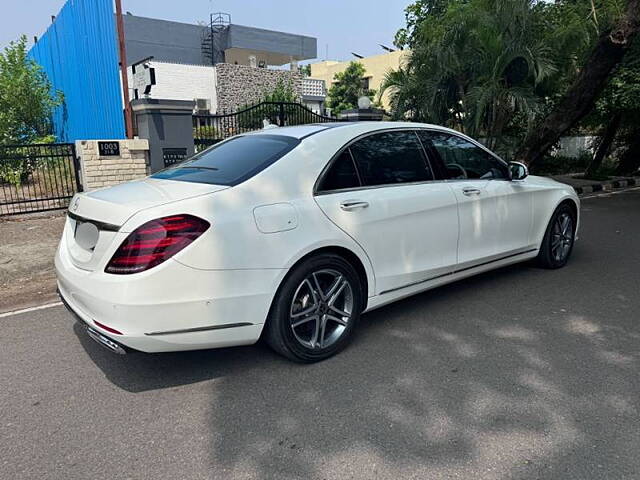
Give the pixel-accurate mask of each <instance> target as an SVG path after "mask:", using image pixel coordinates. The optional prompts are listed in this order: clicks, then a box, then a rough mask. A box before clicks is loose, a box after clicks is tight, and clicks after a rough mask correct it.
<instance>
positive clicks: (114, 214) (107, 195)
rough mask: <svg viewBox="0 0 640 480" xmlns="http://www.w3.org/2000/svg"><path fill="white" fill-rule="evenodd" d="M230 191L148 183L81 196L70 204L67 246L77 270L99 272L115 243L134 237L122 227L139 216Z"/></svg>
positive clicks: (164, 182) (128, 184) (169, 182)
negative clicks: (99, 267) (152, 210)
mask: <svg viewBox="0 0 640 480" xmlns="http://www.w3.org/2000/svg"><path fill="white" fill-rule="evenodd" d="M226 188H229V187H226V186H223V185H210V184H199V183H187V182H177V181H171V180H155V179H144V180H139V181H135V182H127V183H122V184H120V185H116V186H113V187H110V188H106V189H101V190H95V191H92V192H87V193H79V194H77V195H76V196H74V198H73V199H72V200H71V203H70V204H69V217H68V219H67V223H66V226H65V233H64V235H63V243H65V244H66V245H65V247H66V248H67V250H68V252H69V255H70V257H71V261H72V263H73V264H74V265H75V266H76V267H78V268H81V269H83V270H89V271H92V270H95V268H96V266H97V265H98V264H99V263H100V261H101V260H103V257H104V255H105V253H106V252H107V250H109V247H110V246H111V244H112V243H113V242H114V240H115V239H118V241H122V240H123V239H124V238H125V237H126V235H127V234H128V233H130V232H129V231H124V230H122V228H121V226H122V225H124V223H125V222H126V221H127V220H128V219H129V218H131V217H132V216H133V215H135V214H136V213H138V212H140V211H141V210H145V209H147V208H151V207H156V206H159V205H164V204H167V203H172V202H176V201H179V200H185V199H187V198H193V197H197V196H200V195H206V194H209V193H213V192H217V191H219V190H223V189H226ZM127 230H131V229H127Z"/></svg>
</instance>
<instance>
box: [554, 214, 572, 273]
mask: <svg viewBox="0 0 640 480" xmlns="http://www.w3.org/2000/svg"><path fill="white" fill-rule="evenodd" d="M572 244H573V218H572V217H571V215H569V214H568V213H567V212H563V213H561V214H560V215H558V218H556V221H555V222H554V224H553V230H552V233H551V255H552V256H553V259H554V260H555V261H556V262H562V261H564V260H565V259H566V258H567V256H568V255H569V252H570V251H571V245H572Z"/></svg>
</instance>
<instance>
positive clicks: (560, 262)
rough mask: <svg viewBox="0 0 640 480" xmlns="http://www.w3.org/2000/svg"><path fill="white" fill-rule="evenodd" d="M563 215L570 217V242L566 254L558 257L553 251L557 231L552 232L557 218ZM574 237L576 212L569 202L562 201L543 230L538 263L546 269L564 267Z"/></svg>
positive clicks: (569, 255) (555, 226) (569, 254)
mask: <svg viewBox="0 0 640 480" xmlns="http://www.w3.org/2000/svg"><path fill="white" fill-rule="evenodd" d="M565 215H566V216H568V217H569V218H571V239H570V243H569V244H568V250H567V251H566V254H564V255H562V256H561V258H558V255H556V252H555V251H554V240H557V239H558V236H557V232H554V228H557V222H558V219H560V218H561V217H563V216H565ZM575 237H576V214H575V212H574V210H573V208H571V206H570V205H569V204H567V203H563V204H562V205H560V206H559V207H558V208H557V209H556V211H555V212H553V215H552V216H551V220H550V221H549V225H547V230H546V231H545V234H544V238H543V239H542V245H541V246H540V251H539V252H538V257H537V263H538V265H539V266H540V267H542V268H547V269H556V268H562V267H564V266H565V265H566V264H567V262H568V261H569V257H571V252H572V251H573V244H574V242H575ZM563 238H564V237H563Z"/></svg>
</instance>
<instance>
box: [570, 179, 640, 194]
mask: <svg viewBox="0 0 640 480" xmlns="http://www.w3.org/2000/svg"><path fill="white" fill-rule="evenodd" d="M638 184H639V182H638V181H637V180H636V179H635V178H629V179H626V180H610V181H606V182H598V183H592V184H591V185H584V186H581V187H573V189H574V190H575V191H576V193H577V194H578V195H584V194H585V193H594V192H607V191H610V190H617V189H619V188H627V187H634V186H636V185H638Z"/></svg>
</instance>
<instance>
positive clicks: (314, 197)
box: [55, 122, 579, 362]
mask: <svg viewBox="0 0 640 480" xmlns="http://www.w3.org/2000/svg"><path fill="white" fill-rule="evenodd" d="M578 221H579V200H578V198H577V196H576V194H575V192H574V191H573V189H571V188H570V187H568V186H566V185H563V184H560V183H557V182H555V181H553V180H550V179H547V178H540V177H535V176H530V175H528V172H527V169H526V167H525V166H524V165H522V164H518V163H511V164H508V163H506V162H504V161H503V160H501V159H500V158H498V157H497V156H496V155H494V154H493V153H491V152H490V151H489V150H487V149H486V148H484V147H483V146H482V145H480V144H479V143H477V142H475V141H474V140H472V139H470V138H468V137H466V136H464V135H461V134H460V133H458V132H455V131H453V130H449V129H446V128H442V127H437V126H433V125H426V124H415V123H397V122H394V123H386V122H372V123H333V124H321V125H304V126H296V127H286V128H279V129H270V130H265V131H260V132H254V133H248V134H243V135H239V136H236V137H233V138H230V139H228V140H226V141H224V142H222V143H219V144H217V145H216V146H214V147H212V148H209V149H207V150H205V151H204V152H202V153H200V154H198V155H196V156H194V157H192V158H191V159H189V160H187V161H185V162H183V163H181V164H179V165H176V166H174V167H172V168H169V169H166V170H163V171H161V172H158V173H156V174H154V175H152V176H151V177H149V178H147V179H144V180H141V181H134V182H129V183H124V184H121V185H118V186H115V187H111V188H107V189H102V190H96V191H93V192H88V193H81V194H78V195H76V196H75V198H74V199H73V200H72V202H71V205H70V208H69V213H68V219H67V222H66V226H65V229H64V232H63V235H62V239H61V242H60V246H59V248H58V251H57V254H56V260H55V264H56V270H57V275H58V286H59V291H60V295H61V297H62V299H63V300H64V302H65V303H66V304H67V305H68V307H69V308H70V309H71V310H72V311H73V312H74V313H75V314H76V315H77V316H78V317H79V318H80V319H81V320H82V322H83V323H84V324H85V325H86V326H87V329H88V332H89V334H90V335H91V336H92V338H94V339H95V340H97V341H98V342H100V343H101V344H102V345H104V346H107V347H108V348H110V349H111V350H112V351H116V352H118V353H124V352H125V351H127V350H128V349H135V350H140V351H143V352H166V351H177V350H193V349H204V348H215V347H226V346H232V345H247V344H252V343H254V342H256V341H257V340H258V339H259V338H260V337H261V336H264V338H265V339H266V341H267V342H268V343H269V345H271V346H272V347H273V348H274V349H275V350H276V351H278V352H279V353H281V354H283V355H285V356H286V357H288V358H290V359H293V360H297V361H302V362H313V361H318V360H322V359H325V358H327V357H330V356H331V355H333V354H335V353H337V352H338V351H340V350H341V349H342V348H344V347H345V346H346V345H347V344H348V343H349V341H350V340H351V339H352V337H353V335H354V332H355V329H356V326H357V324H358V320H359V318H360V316H361V314H362V313H363V312H365V311H369V310H372V309H375V308H378V307H380V306H382V305H385V304H388V303H390V302H393V301H396V300H398V299H401V298H404V297H407V296H410V295H413V294H416V293H418V292H422V291H424V290H427V289H431V288H434V287H437V286H440V285H443V284H445V283H449V282H453V281H455V280H459V279H461V278H464V277H468V276H470V275H475V274H478V273H481V272H485V271H487V270H491V269H495V268H499V267H502V266H505V265H508V264H512V263H516V262H522V261H525V260H530V259H537V261H538V262H539V263H540V264H541V265H542V266H543V267H546V268H559V267H562V266H564V265H565V264H566V263H567V261H568V259H569V257H570V255H571V251H572V248H573V244H574V240H575V238H576V232H577V228H578ZM461 301H464V300H463V299H461ZM452 321H455V320H454V319H452Z"/></svg>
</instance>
